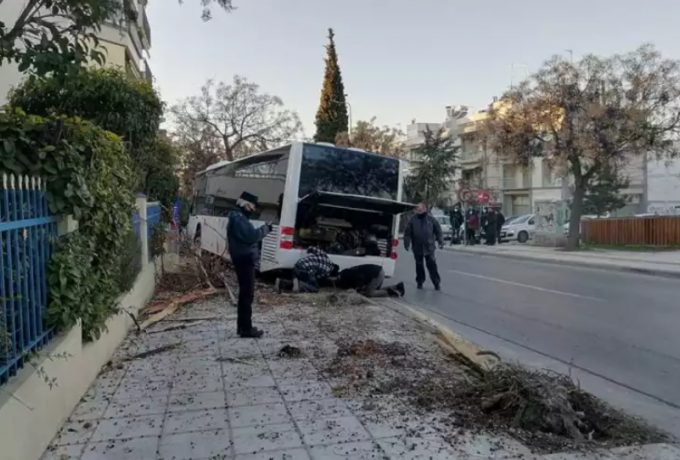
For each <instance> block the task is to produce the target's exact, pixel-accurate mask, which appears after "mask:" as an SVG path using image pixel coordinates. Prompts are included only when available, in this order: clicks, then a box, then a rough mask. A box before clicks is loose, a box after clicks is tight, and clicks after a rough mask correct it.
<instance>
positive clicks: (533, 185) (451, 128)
mask: <svg viewBox="0 0 680 460" xmlns="http://www.w3.org/2000/svg"><path fill="white" fill-rule="evenodd" d="M457 115H458V116H454V117H452V116H451V110H450V107H447V117H446V119H445V121H444V122H443V123H440V124H439V126H440V127H444V128H445V129H446V130H447V132H449V133H450V135H453V136H456V137H457V139H458V141H457V142H458V143H459V145H460V154H459V155H460V158H459V163H460V170H459V172H458V173H457V175H456V178H455V182H456V183H455V184H452V193H451V202H453V201H455V200H456V191H457V190H458V188H460V187H461V186H464V187H469V188H472V189H480V190H485V191H487V192H488V193H489V196H490V199H491V203H490V205H492V206H494V207H499V208H501V209H502V211H503V213H504V214H505V215H506V216H517V215H522V214H529V213H531V212H532V211H533V210H534V209H535V207H536V203H539V202H545V201H560V200H562V199H565V198H568V195H569V187H563V180H564V179H563V176H562V174H561V173H560V172H559V171H557V170H555V168H554V167H553V166H552V165H551V164H550V162H549V161H547V160H545V159H543V158H533V159H531V160H530V163H529V164H528V165H521V164H517V163H516V162H513V161H512V160H509V159H507V158H504V157H503V155H499V152H493V151H491V150H490V149H489V148H488V147H487V145H486V143H485V142H484V138H483V135H482V126H483V123H484V121H485V120H486V118H487V117H488V113H487V111H486V110H480V111H477V112H473V113H467V112H465V113H464V114H463V116H460V112H458V114H457ZM425 125H427V126H432V125H437V124H435V123H412V124H411V125H409V126H408V127H407V136H408V141H407V143H408V145H409V146H410V147H411V148H414V147H416V146H417V145H419V142H422V136H421V137H418V136H417V133H418V130H419V129H421V127H422V129H424V126H425ZM645 165H646V160H645V159H644V158H640V157H631V158H630V159H629V161H628V162H627V164H626V165H625V167H624V170H623V171H622V173H623V174H625V175H626V176H627V177H628V178H629V181H630V182H629V187H628V188H627V189H626V190H622V191H621V193H623V194H624V195H625V196H627V197H628V200H629V201H628V204H627V205H626V206H625V207H624V208H622V209H620V210H618V211H617V212H616V213H615V214H616V215H632V214H636V213H640V212H645V209H646V204H645V197H644V196H645V189H646V180H647V178H646V174H645V172H646V166H645ZM567 180H569V179H567ZM678 200H680V197H679V198H678Z"/></svg>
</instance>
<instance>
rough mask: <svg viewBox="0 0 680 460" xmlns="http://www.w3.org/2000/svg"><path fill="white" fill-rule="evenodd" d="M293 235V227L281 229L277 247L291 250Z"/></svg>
mask: <svg viewBox="0 0 680 460" xmlns="http://www.w3.org/2000/svg"><path fill="white" fill-rule="evenodd" d="M293 235H295V228H294V227H281V240H280V242H279V247H280V248H281V249H293Z"/></svg>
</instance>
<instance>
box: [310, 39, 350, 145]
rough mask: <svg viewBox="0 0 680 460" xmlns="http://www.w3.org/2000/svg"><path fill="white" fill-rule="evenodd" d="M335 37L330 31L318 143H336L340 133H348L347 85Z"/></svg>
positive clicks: (322, 90)
mask: <svg viewBox="0 0 680 460" xmlns="http://www.w3.org/2000/svg"><path fill="white" fill-rule="evenodd" d="M334 37H335V33H333V29H328V45H327V46H326V71H325V74H324V78H323V86H322V88H321V102H320V103H319V110H318V111H317V112H316V134H315V135H314V140H315V141H317V142H334V141H335V137H336V136H337V135H338V133H345V132H347V127H348V126H349V122H348V116H347V102H346V101H345V85H344V84H343V83H342V74H341V73H340V67H339V65H338V53H337V52H336V50H335V40H334Z"/></svg>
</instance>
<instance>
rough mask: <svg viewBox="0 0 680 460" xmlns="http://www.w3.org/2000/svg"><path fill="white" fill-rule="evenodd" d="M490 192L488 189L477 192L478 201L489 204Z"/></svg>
mask: <svg viewBox="0 0 680 460" xmlns="http://www.w3.org/2000/svg"><path fill="white" fill-rule="evenodd" d="M489 199H490V197H489V192H486V191H479V192H478V193H477V203H480V204H488V203H489Z"/></svg>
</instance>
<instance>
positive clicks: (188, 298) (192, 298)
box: [140, 288, 224, 331]
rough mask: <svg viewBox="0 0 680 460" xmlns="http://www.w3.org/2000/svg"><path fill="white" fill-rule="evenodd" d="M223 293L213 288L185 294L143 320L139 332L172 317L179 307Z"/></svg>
mask: <svg viewBox="0 0 680 460" xmlns="http://www.w3.org/2000/svg"><path fill="white" fill-rule="evenodd" d="M222 292H224V291H223V290H221V289H220V290H218V289H214V288H210V289H206V290H204V291H198V292H190V293H188V294H185V295H183V296H181V297H179V298H176V299H174V300H172V301H170V302H169V303H168V305H167V306H166V307H165V308H163V310H161V311H159V312H158V313H155V314H153V315H151V316H149V317H148V318H147V319H145V320H144V322H143V323H142V324H141V325H140V331H144V330H145V329H147V328H148V327H149V326H151V325H152V324H156V323H157V322H159V321H161V320H163V319H165V318H166V317H167V316H170V315H172V314H173V313H175V312H176V311H177V310H178V309H179V308H180V307H182V306H183V305H186V304H188V303H192V302H196V301H197V300H201V299H205V298H208V297H211V296H214V295H218V294H220V293H222Z"/></svg>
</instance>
